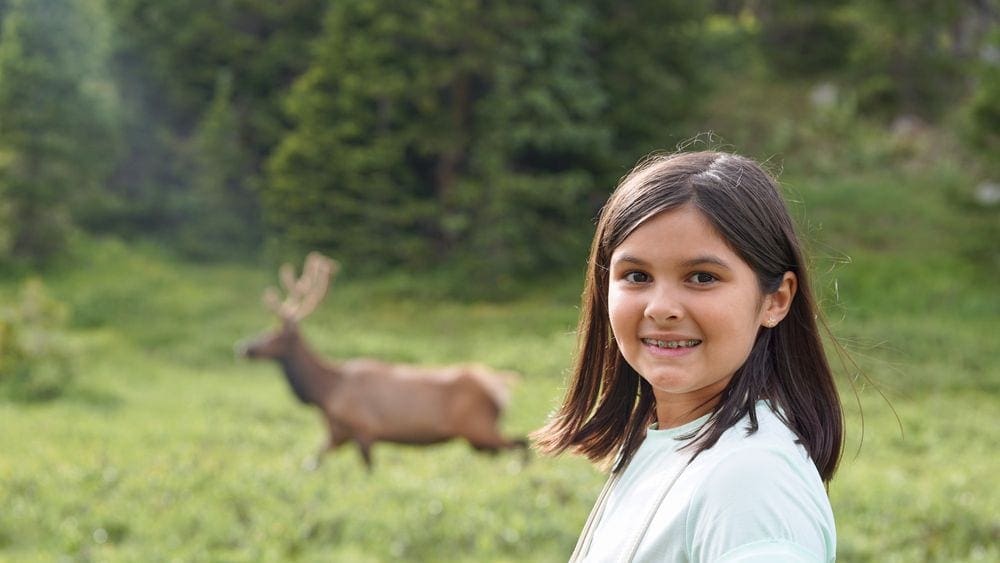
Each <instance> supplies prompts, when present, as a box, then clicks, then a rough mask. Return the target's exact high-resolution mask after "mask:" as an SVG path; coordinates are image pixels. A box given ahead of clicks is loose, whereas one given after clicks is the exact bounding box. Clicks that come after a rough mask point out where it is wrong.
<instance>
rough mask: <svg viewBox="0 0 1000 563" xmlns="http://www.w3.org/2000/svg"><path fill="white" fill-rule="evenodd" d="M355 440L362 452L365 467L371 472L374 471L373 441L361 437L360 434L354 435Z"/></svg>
mask: <svg viewBox="0 0 1000 563" xmlns="http://www.w3.org/2000/svg"><path fill="white" fill-rule="evenodd" d="M354 442H355V443H356V444H357V445H358V450H359V451H360V452H361V459H363V460H364V462H365V469H367V470H368V472H369V473H371V471H372V441H371V440H369V439H366V438H360V437H358V436H355V437H354Z"/></svg>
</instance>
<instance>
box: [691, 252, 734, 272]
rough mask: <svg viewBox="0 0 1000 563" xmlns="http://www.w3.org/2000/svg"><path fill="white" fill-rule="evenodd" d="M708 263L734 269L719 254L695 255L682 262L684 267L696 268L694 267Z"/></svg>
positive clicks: (725, 268)
mask: <svg viewBox="0 0 1000 563" xmlns="http://www.w3.org/2000/svg"><path fill="white" fill-rule="evenodd" d="M706 264H710V265H712V266H717V267H719V268H722V269H724V270H732V268H731V267H729V264H728V263H726V261H725V260H723V259H722V258H719V257H718V256H712V255H711V254H704V255H702V256H695V257H694V258H690V259H688V260H685V261H683V262H681V267H683V268H694V267H697V266H704V265H706Z"/></svg>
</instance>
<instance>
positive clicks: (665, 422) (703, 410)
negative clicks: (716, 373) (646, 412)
mask: <svg viewBox="0 0 1000 563" xmlns="http://www.w3.org/2000/svg"><path fill="white" fill-rule="evenodd" d="M718 402H719V401H718V398H715V399H713V400H711V401H709V402H707V403H706V402H699V403H691V402H687V401H677V402H672V401H662V400H657V401H656V427H657V428H659V429H660V430H668V429H670V428H677V427H678V426H683V425H685V424H687V423H689V422H691V421H693V420H697V419H699V418H701V417H702V416H705V415H706V414H708V413H710V412H712V409H713V408H714V407H715V405H716V403H718Z"/></svg>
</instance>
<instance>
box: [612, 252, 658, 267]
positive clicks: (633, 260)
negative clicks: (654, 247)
mask: <svg viewBox="0 0 1000 563" xmlns="http://www.w3.org/2000/svg"><path fill="white" fill-rule="evenodd" d="M623 262H627V263H629V264H635V265H636V266H648V265H649V262H646V261H645V260H643V259H642V258H638V257H636V256H632V255H631V254H622V255H621V256H619V257H618V258H617V259H616V260H615V261H614V262H613V263H612V265H615V264H621V263H623Z"/></svg>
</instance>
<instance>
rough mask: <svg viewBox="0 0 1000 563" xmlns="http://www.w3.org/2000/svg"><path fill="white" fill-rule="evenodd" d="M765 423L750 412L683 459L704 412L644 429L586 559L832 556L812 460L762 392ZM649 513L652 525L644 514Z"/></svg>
mask: <svg viewBox="0 0 1000 563" xmlns="http://www.w3.org/2000/svg"><path fill="white" fill-rule="evenodd" d="M756 408H757V418H758V421H759V423H760V427H759V429H758V430H757V432H755V433H754V434H752V435H750V436H747V435H746V427H747V424H748V422H749V418H745V419H744V420H742V421H740V422H739V423H737V424H736V425H734V426H733V427H732V428H729V429H728V430H727V431H726V432H725V433H723V435H722V437H721V438H720V439H719V441H718V443H716V445H715V446H713V447H712V448H711V449H709V450H706V451H704V452H702V453H701V455H699V456H698V457H697V458H695V460H694V461H693V462H692V463H691V464H690V465H687V460H688V459H689V458H690V456H691V453H690V450H684V451H679V449H680V448H681V447H682V446H683V445H684V444H686V443H687V442H684V441H678V440H677V439H676V438H677V437H678V436H682V435H685V434H688V433H691V432H692V431H694V430H697V429H699V428H700V427H701V426H702V425H703V424H704V423H705V421H706V420H707V418H708V417H707V416H705V417H702V418H701V419H698V420H695V421H693V422H691V423H688V424H686V425H683V426H680V427H678V428H671V429H667V430H657V429H655V428H652V429H650V430H648V431H647V435H646V439H645V440H644V441H643V443H642V445H641V446H640V447H639V449H638V451H636V453H635V456H634V457H633V458H632V461H631V462H629V464H628V466H627V467H626V468H625V470H624V471H623V472H622V474H621V475H620V476H619V477H618V478H617V480H616V482H614V483H613V484H612V485H611V488H610V489H609V490H608V493H607V496H606V501H605V503H604V506H603V508H600V507H595V510H599V513H595V517H596V520H595V521H594V524H593V533H592V535H591V536H590V537H589V538H586V539H585V540H584V539H583V538H582V541H584V543H583V544H582V546H583V547H582V551H583V553H581V554H580V555H581V556H582V557H581V559H582V560H583V561H588V562H604V561H619V560H621V559H622V555H623V554H627V553H628V552H629V551H630V550H631V548H632V545H633V544H637V547H636V548H635V556H634V558H633V559H632V560H633V561H663V562H670V563H684V562H691V563H694V562H698V563H701V562H712V563H729V562H740V563H748V562H754V563H756V562H760V563H763V562H767V563H784V562H810V563H812V562H821V563H828V562H831V561H834V559H835V554H836V545H837V539H836V531H835V526H834V521H833V511H832V510H831V509H830V502H829V498H828V497H827V494H826V489H825V488H824V486H823V481H822V479H821V478H820V476H819V472H818V471H817V469H816V466H815V465H814V464H813V463H812V461H811V460H810V459H809V456H808V454H807V453H806V451H805V449H804V448H803V447H802V446H800V445H798V444H796V443H795V435H794V434H793V433H792V432H791V431H790V430H789V429H788V428H787V427H786V426H785V425H784V424H783V423H782V422H781V421H780V420H779V419H778V418H777V416H775V414H774V413H773V412H771V410H770V409H769V408H768V406H767V403H766V402H764V401H760V402H758V403H757V405H756ZM647 521H648V527H646V522H647Z"/></svg>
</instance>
